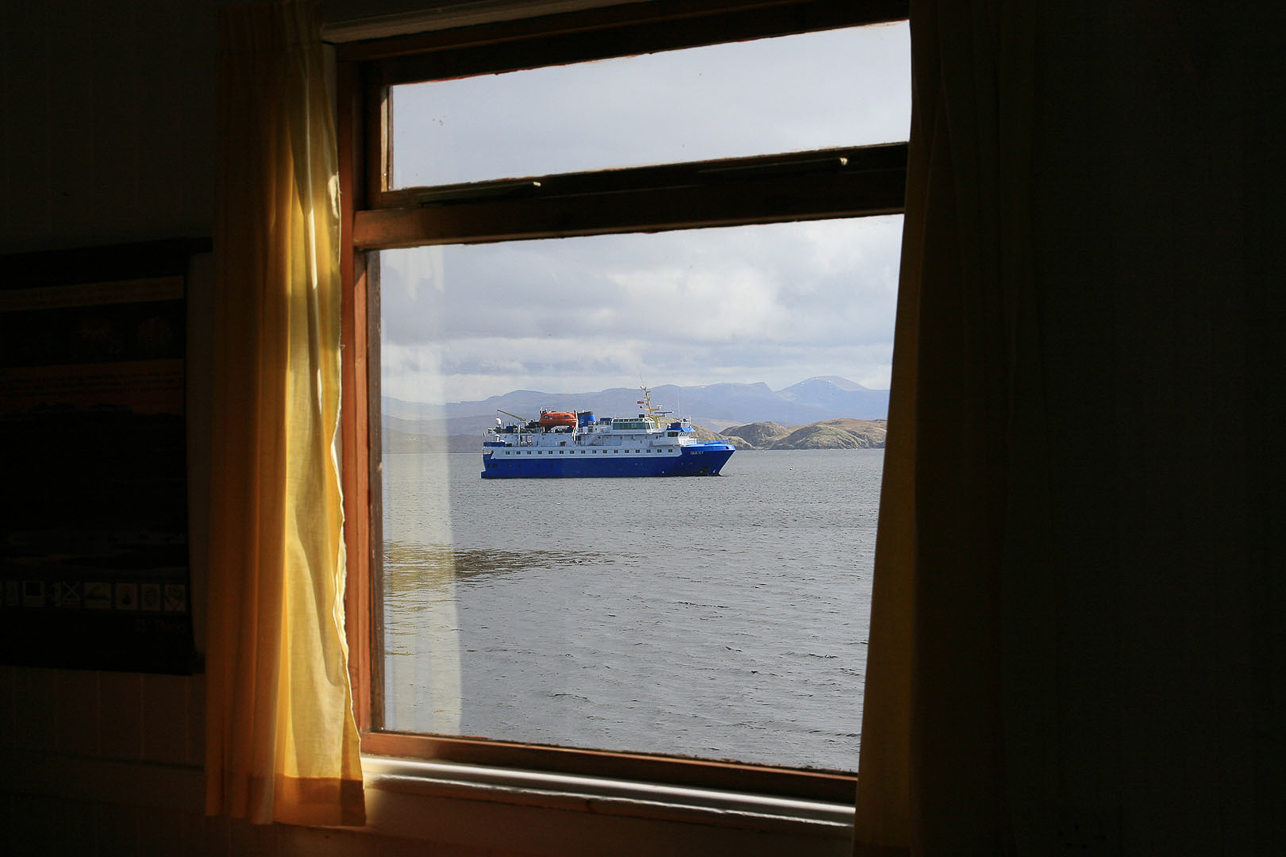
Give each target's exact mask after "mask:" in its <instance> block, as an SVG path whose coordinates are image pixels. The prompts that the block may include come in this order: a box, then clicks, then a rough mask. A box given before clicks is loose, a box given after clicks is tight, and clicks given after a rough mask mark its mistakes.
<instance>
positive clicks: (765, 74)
mask: <svg viewBox="0 0 1286 857" xmlns="http://www.w3.org/2000/svg"><path fill="white" fill-rule="evenodd" d="M908 65H909V49H908V46H907V37H906V31H905V25H901V26H894V27H875V28H862V29H861V30H857V31H835V32H829V33H817V34H810V35H809V36H802V37H789V38H786V39H779V40H762V41H759V42H748V43H736V44H733V45H724V46H716V47H714V48H707V49H699V50H694V51H674V52H669V53H665V54H656V55H651V56H645V57H636V58H629V59H626V60H621V61H606V62H601V63H591V64H587V65H585V64H582V65H580V66H573V67H567V68H557V69H542V70H537V71H534V72H524V73H519V74H513V75H493V76H485V77H480V78H471V79H467V80H462V81H450V82H445V83H442V84H431V85H422V86H419V87H406V88H399V90H398V93H397V94H396V96H395V98H396V108H395V117H396V128H397V132H398V136H397V139H396V141H395V155H396V156H395V163H396V165H397V166H396V169H397V171H398V176H399V180H400V181H401V182H402V183H404V184H405V183H408V182H414V183H425V182H451V181H461V180H477V179H482V178H496V177H503V176H512V175H524V174H526V175H530V174H540V173H546V172H558V171H570V170H575V169H595V168H600V167H607V166H619V165H625V164H637V163H649V162H651V163H655V162H663V161H669V160H696V159H702V158H713V157H729V156H738V155H750V154H762V153H768V152H773V151H792V150H800V149H805V148H808V149H811V148H816V147H821V146H830V145H857V144H862V143H868V142H883V141H887V140H893V139H905V137H906V130H907V129H906V125H907V122H908V119H907V117H908V116H909V83H908V81H909V69H908ZM676 93H678V95H677V96H676ZM680 96H681V97H680ZM479 105H482V107H481V108H480V107H479ZM901 223H902V219H901V217H875V218H858V219H850V220H830V221H815V222H801V223H784V224H774V225H767V226H746V227H736V228H720V229H703V230H684V231H675V232H666V233H659V234H634V235H612V236H599V237H590V238H567V239H554V240H542V241H521V242H509V243H501V244H487V245H472V246H449V247H433V248H416V249H412V250H394V251H384V252H382V253H381V254H380V257H381V258H380V288H381V304H382V325H383V346H382V348H383V354H382V362H383V387H384V392H385V393H386V394H388V395H392V396H396V397H398V398H403V399H409V400H415V401H438V402H441V401H459V400H471V399H482V398H485V397H486V396H489V395H497V394H500V393H504V392H508V391H509V390H512V389H539V390H545V391H548V392H583V391H590V390H597V389H602V388H606V387H620V386H634V385H637V384H638V383H639V382H640V380H645V381H646V382H647V383H648V384H657V385H659V384H668V383H674V384H685V385H686V384H708V383H715V382H723V381H741V382H758V381H763V382H766V383H768V384H769V386H772V387H773V388H774V389H780V388H782V387H785V386H789V385H790V384H793V383H796V382H798V381H800V380H803V379H804V378H808V377H812V376H815V375H841V376H844V377H847V378H850V379H852V380H854V381H858V382H860V383H862V384H865V385H867V386H871V387H886V386H887V384H888V375H889V364H890V355H891V350H892V330H893V315H894V307H895V303H896V290H897V269H898V256H899V251H900V242H901ZM429 376H432V380H430V379H429Z"/></svg>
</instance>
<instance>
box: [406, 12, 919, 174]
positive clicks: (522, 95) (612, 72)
mask: <svg viewBox="0 0 1286 857" xmlns="http://www.w3.org/2000/svg"><path fill="white" fill-rule="evenodd" d="M910 79H911V77H910V48H909V30H908V27H907V25H906V24H905V23H902V24H890V25H887V26H875V27H858V28H853V29H846V30H832V31H828V32H820V33H807V34H802V35H796V36H783V37H779V38H774V39H760V40H757V41H751V42H734V43H730V44H725V45H714V46H711V47H702V48H691V49H687V50H680V51H667V52H662V53H656V54H645V55H642V56H636V57H625V58H621V59H613V60H603V61H600V62H591V63H578V64H575V65H568V66H554V67H549V68H541V69H534V70H530V71H519V72H512V73H509V74H501V75H483V76H479V77H470V78H463V79H460V80H450V81H440V82H433V83H422V84H408V85H404V86H397V87H394V88H393V105H394V116H395V117H396V123H395V126H394V136H393V151H394V158H393V187H395V188H402V187H419V186H424V185H437V184H453V183H456V182H471V181H481V180H484V179H496V178H502V177H518V176H536V175H549V174H553V173H563V172H575V171H581V170H595V169H605V168H609V167H621V166H638V165H644V164H659V163H676V162H683V161H700V160H712V159H716V158H730V157H741V156H748V155H761V154H772V153H778V152H797V151H809V150H813V149H820V148H827V147H832V146H859V145H867V144H871V143H890V142H896V141H900V140H905V139H906V138H907V133H908V131H909V129H910V116H911V92H910V86H909V83H908V82H909V81H910Z"/></svg>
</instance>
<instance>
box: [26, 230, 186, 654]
mask: <svg viewBox="0 0 1286 857" xmlns="http://www.w3.org/2000/svg"><path fill="white" fill-rule="evenodd" d="M204 249H208V241H206V242H189V241H167V242H155V243H150V244H145V245H128V246H116V247H106V248H94V249H87V250H77V251H71V252H63V253H33V254H23V255H20V256H9V257H5V259H4V271H5V277H4V278H3V280H2V281H0V444H3V447H2V448H3V449H4V450H5V451H6V455H5V458H6V465H5V478H4V485H5V490H4V492H2V495H3V496H2V499H0V593H3V596H2V597H0V661H3V662H7V663H12V664H24V665H34V666H57V667H68V668H85V669H110V670H131V671H144V672H164V673H187V672H191V671H193V670H195V669H197V668H199V661H198V658H197V656H196V650H195V646H194V645H193V634H192V616H191V599H190V594H189V593H190V591H191V580H190V570H189V558H188V501H187V485H188V480H187V462H188V454H187V453H188V450H187V422H186V375H185V373H186V365H187V363H186V353H187V300H186V275H187V268H188V264H189V261H190V258H191V254H192V253H194V252H200V251H202V250H204Z"/></svg>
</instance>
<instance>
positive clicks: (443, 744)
mask: <svg viewBox="0 0 1286 857" xmlns="http://www.w3.org/2000/svg"><path fill="white" fill-rule="evenodd" d="M691 5H692V4H688V3H680V2H666V0H658V2H654V3H647V4H638V6H637V7H635V6H632V5H629V4H627V5H626V6H619V7H612V8H610V9H600V10H591V11H589V12H581V13H570V14H567V15H560V16H552V17H549V18H546V19H538V20H534V21H519V22H509V23H503V24H494V25H486V26H480V27H474V28H470V29H469V30H468V31H467V32H452V31H445V32H440V33H428V34H424V35H420V36H414V37H405V38H399V39H393V40H387V41H381V42H372V43H355V44H351V45H347V46H344V47H343V48H342V49H341V52H340V60H341V62H340V81H341V92H340V99H341V111H340V117H341V129H340V130H341V141H342V147H343V151H342V153H341V166H342V178H343V181H344V189H343V198H344V199H345V201H346V202H347V203H348V206H347V207H346V209H345V226H346V229H347V232H348V235H349V236H351V239H352V240H351V244H350V245H349V247H348V249H347V251H346V256H345V260H344V263H345V266H346V269H347V270H348V271H349V272H350V275H351V278H352V282H353V284H354V285H353V289H352V290H351V294H350V295H349V304H348V305H347V306H346V307H345V324H346V332H345V337H346V340H345V347H346V354H348V355H353V359H351V360H346V361H345V368H346V372H347V373H348V374H347V375H346V379H345V395H346V403H345V409H344V410H345V415H346V422H345V427H344V439H345V447H344V455H345V462H346V490H345V494H346V502H349V503H352V504H353V505H352V506H350V508H349V510H348V516H347V517H348V520H349V521H350V522H363V523H365V524H366V526H365V527H359V528H358V530H359V531H358V532H355V533H354V532H353V531H350V538H349V549H350V559H351V561H350V591H349V595H348V617H349V627H350V640H351V651H352V662H353V665H354V666H353V670H354V689H355V696H356V701H357V706H358V711H359V722H360V723H361V725H362V728H363V730H364V732H365V741H364V746H365V747H366V749H367V750H368V751H370V752H376V753H388V754H393V755H410V756H421V757H428V758H438V759H452V760H462V761H472V762H479V763H485V764H501V765H510V766H516V767H527V768H534V769H545V770H571V771H578V772H582V773H610V774H614V775H620V776H627V777H633V778H642V779H651V780H658V781H668V782H686V783H695V784H704V785H719V784H721V783H732V782H735V783H736V784H737V785H738V786H739V787H743V788H744V787H751V788H758V789H762V790H765V791H769V792H775V793H779V794H794V795H800V796H809V797H819V798H831V797H834V798H837V799H842V800H846V799H849V797H851V789H852V778H851V776H846V775H843V774H824V773H803V772H797V771H784V770H780V769H775V768H771V767H762V768H755V767H751V768H747V767H746V766H731V765H723V764H720V763H714V762H707V761H687V760H682V759H676V758H665V757H660V756H650V755H646V756H637V755H625V754H622V753H619V752H615V751H616V750H621V749H625V750H628V749H629V748H608V750H607V751H601V750H594V749H581V750H565V749H554V748H551V747H546V746H533V744H536V743H538V742H537V741H534V740H532V739H520V740H519V741H518V742H507V741H506V740H504V738H505V736H503V735H501V736H495V735H489V736H485V737H486V738H487V739H488V740H476V739H469V738H462V737H451V736H450V735H436V734H435V735H426V734H408V733H406V732H402V731H396V727H397V724H396V721H397V720H398V717H397V716H396V714H394V715H393V716H390V713H391V712H390V709H389V704H390V700H389V698H388V695H387V694H386V692H385V686H386V682H385V676H384V669H385V663H384V659H383V654H384V649H385V646H386V644H387V642H388V641H387V640H386V639H385V634H386V632H387V631H388V630H389V627H388V626H386V625H385V623H384V615H383V611H384V610H385V601H384V597H385V593H384V592H383V591H382V586H383V583H384V580H383V577H382V575H381V574H380V573H379V570H380V569H381V567H382V566H381V563H382V561H383V550H384V540H383V535H382V526H383V517H382V510H381V509H380V506H379V497H380V490H381V479H382V478H383V477H384V476H385V474H384V473H383V472H382V471H381V468H380V462H379V459H378V457H376V456H372V455H371V454H370V451H371V450H378V449H379V435H380V426H379V417H378V413H379V412H378V407H379V401H380V396H379V380H378V373H379V366H380V360H379V359H378V354H379V345H380V337H379V330H378V321H379V319H380V313H379V311H378V305H379V304H378V300H379V298H378V293H377V291H376V289H375V287H374V284H375V281H376V280H377V279H378V275H379V273H380V270H381V268H383V267H384V266H385V263H384V262H381V261H380V259H381V254H382V253H384V252H386V251H392V250H395V249H396V248H408V247H427V246H441V245H465V246H469V245H478V244H489V243H491V242H502V241H504V242H512V241H527V240H538V239H548V238H554V237H558V238H576V240H598V239H590V238H588V236H617V235H625V234H638V233H653V232H660V233H663V234H664V233H667V232H668V231H669V230H676V229H682V230H689V229H697V228H709V227H731V226H750V225H756V226H754V228H760V227H759V226H757V225H758V224H777V223H791V222H798V221H812V220H818V219H824V218H842V217H862V216H870V215H884V214H896V213H898V212H900V210H901V206H902V193H903V184H904V172H905V157H906V153H905V145H904V144H890V145H854V141H845V142H843V143H842V144H840V145H837V144H836V143H835V142H834V141H823V142H822V143H814V144H813V147H812V148H810V149H808V150H806V151H794V150H792V149H791V147H790V146H789V144H784V145H783V147H782V151H781V152H779V153H776V154H774V153H772V151H769V152H767V153H765V151H764V150H762V149H756V148H751V149H749V150H746V151H728V150H724V151H721V152H718V153H715V154H713V155H700V156H699V157H704V160H696V161H679V162H672V163H649V165H647V166H622V164H623V163H638V162H639V161H640V160H641V161H644V162H647V161H648V160H649V158H650V157H651V156H650V155H648V154H646V153H643V154H637V153H627V154H626V155H624V156H623V157H624V158H625V160H624V161H620V160H616V161H608V162H605V163H595V162H583V163H580V164H579V166H578V167H572V168H568V167H566V166H563V165H559V164H556V163H555V164H554V165H552V166H542V163H543V162H536V163H535V164H534V165H532V166H521V165H519V166H514V167H512V168H510V169H505V168H500V172H499V173H498V174H496V175H494V177H488V176H486V175H479V174H475V173H471V172H468V171H465V172H456V173H443V174H440V175H439V174H429V175H425V176H421V175H419V174H417V173H416V172H415V171H414V170H412V171H410V172H408V173H403V172H401V171H400V170H401V167H400V166H399V157H398V150H399V148H405V146H406V145H407V143H405V142H399V141H397V136H396V135H397V131H396V130H392V131H390V129H397V128H398V123H397V121H396V118H397V117H398V116H399V115H400V111H402V110H405V109H406V105H407V103H408V101H407V100H405V98H404V97H403V96H401V95H398V94H397V93H398V91H399V90H398V89H396V88H397V87H401V86H404V85H409V84H412V83H416V82H420V81H429V80H439V79H454V78H471V77H472V76H475V75H482V74H489V73H494V72H505V71H510V70H513V69H519V68H523V69H525V68H546V67H557V66H562V65H563V64H566V63H569V62H576V61H585V60H600V59H605V58H609V57H614V56H626V55H636V54H646V53H649V52H653V51H662V50H670V49H677V48H687V47H695V46H701V45H711V44H719V43H724V42H731V41H740V40H747V39H757V38H760V37H767V36H776V35H784V34H791V33H800V32H808V31H813V30H816V31H829V30H832V29H835V28H839V27H844V26H856V25H862V24H869V23H880V22H885V21H890V20H895V19H899V18H902V17H905V13H906V10H905V4H899V3H888V4H886V3H869V4H856V3H836V2H817V0H801V1H800V2H790V0H785V2H780V3H773V4H767V5H759V4H739V3H733V2H712V3H709V4H701V6H700V8H699V10H696V11H694V10H692V8H691ZM742 6H744V7H745V8H740V7H742ZM407 98H409V96H407ZM856 142H858V143H862V142H874V141H856ZM390 143H393V145H390ZM402 162H403V163H405V159H402ZM605 167H606V169H604V168H605ZM573 169H579V171H572V170H573ZM541 170H549V171H554V172H540V171H541ZM516 174H521V175H523V177H521V178H518V179H514V178H513V175H516ZM528 176H530V177H528ZM419 181H429V182H434V184H432V185H428V186H416V183H417V182H419ZM603 240H607V239H603ZM496 246H509V245H496ZM661 297H662V298H663V300H661V301H660V303H662V304H664V303H668V302H672V301H674V300H677V299H678V296H677V295H663V296H661ZM654 298H655V296H653V298H652V302H654V303H655V302H657V301H655V299H654ZM612 300H616V298H613V299H612ZM674 434H675V436H677V433H674ZM642 451H643V450H640V449H634V450H633V452H634V454H640V453H641V452H642ZM525 452H526V455H528V456H529V455H531V454H532V451H531V450H527V451H525ZM561 452H562V450H560V453H561ZM592 452H593V453H595V454H596V453H597V450H592ZM625 452H626V453H629V452H630V451H629V450H628V449H627V450H625ZM536 453H537V455H540V454H542V453H541V452H540V451H536ZM551 454H552V451H551ZM586 464H588V463H586ZM655 464H656V465H657V466H662V465H661V463H660V462H657V463H655ZM534 465H535V463H534V462H533V463H532V465H527V466H534ZM539 466H541V467H555V468H557V467H563V466H575V463H574V462H566V463H565V464H564V463H563V462H549V463H548V464H545V465H539ZM475 475H476V474H475ZM362 498H371V499H372V500H373V503H371V504H370V505H371V508H369V509H368V508H366V506H365V505H364V504H363V503H362V502H359V501H361V500H362ZM551 525H552V521H551ZM390 722H393V723H394V724H395V729H393V730H390V729H389V728H388V726H389V723H390Z"/></svg>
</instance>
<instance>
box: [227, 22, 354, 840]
mask: <svg viewBox="0 0 1286 857" xmlns="http://www.w3.org/2000/svg"><path fill="white" fill-rule="evenodd" d="M313 6H314V3H312V2H277V3H271V4H269V3H259V4H255V5H251V6H241V7H229V8H224V9H221V10H220V14H219V24H220V55H219V67H218V95H219V112H218V122H219V133H220V140H219V146H220V149H219V165H220V170H221V173H220V177H219V194H220V196H219V210H218V219H217V223H216V231H215V253H216V260H217V264H218V285H217V288H218V292H217V297H216V305H217V313H216V318H215V339H216V363H215V368H216V376H215V415H214V438H215V441H214V449H213V462H212V465H213V474H214V484H215V488H214V494H213V498H212V513H211V515H212V521H211V541H212V547H211V563H210V568H211V572H210V575H211V580H210V614H209V616H210V618H209V628H210V631H209V641H208V651H209V654H208V704H207V741H206V789H207V793H206V811H207V813H209V814H226V815H229V816H232V817H237V818H242V817H244V818H248V819H250V820H251V821H254V822H257V823H267V822H271V821H280V822H286V823H291V824H330V825H333V824H362V823H363V821H364V803H363V793H362V778H361V763H360V758H359V735H358V732H357V727H356V722H355V720H354V717H353V709H352V698H351V690H350V687H349V679H348V669H347V660H348V651H347V644H346V641H345V637H344V616H343V592H344V576H345V566H344V544H343V536H342V527H343V514H342V509H341V497H340V491H339V473H338V467H337V462H336V456H335V444H334V441H335V434H336V430H337V426H338V412H339V378H340V376H339V370H340V359H339V337H340V331H339V321H340V318H339V306H340V277H339V246H338V232H339V221H338V210H337V199H336V197H335V193H336V187H337V186H336V155H335V134H334V129H333V127H332V123H331V116H330V109H331V107H330V101H329V96H328V94H327V92H326V77H325V68H324V64H323V56H322V49H321V43H320V39H319V34H318V30H317V26H316V23H315V20H314V15H313V12H314V9H313Z"/></svg>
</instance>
